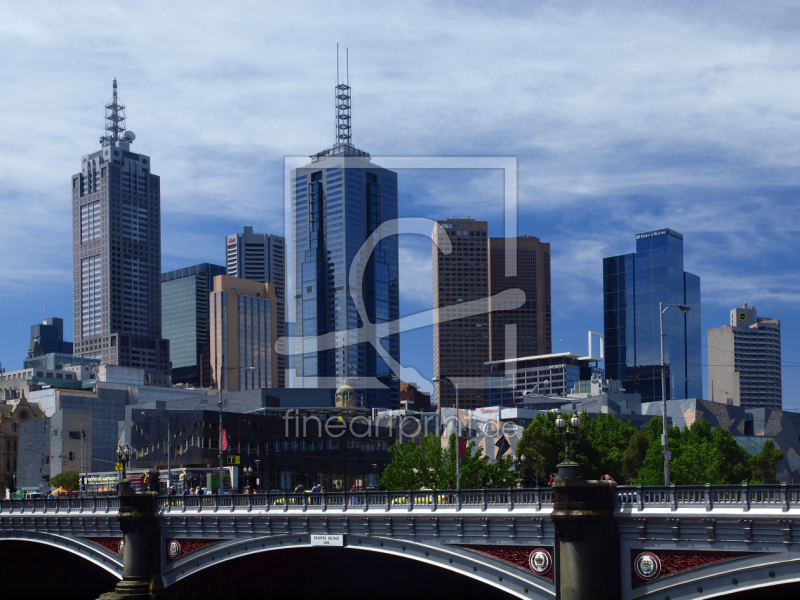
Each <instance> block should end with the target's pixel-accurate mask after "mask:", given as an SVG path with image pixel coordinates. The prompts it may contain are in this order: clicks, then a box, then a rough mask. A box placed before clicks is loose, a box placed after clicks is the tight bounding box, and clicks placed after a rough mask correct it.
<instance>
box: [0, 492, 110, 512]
mask: <svg viewBox="0 0 800 600" xmlns="http://www.w3.org/2000/svg"><path fill="white" fill-rule="evenodd" d="M116 512H119V498H117V497H116V496H102V497H97V498H95V497H88V498H39V499H36V500H0V515H19V514H25V515H33V514H40V515H44V514H53V515H55V514H79V513H103V514H105V513H116Z"/></svg>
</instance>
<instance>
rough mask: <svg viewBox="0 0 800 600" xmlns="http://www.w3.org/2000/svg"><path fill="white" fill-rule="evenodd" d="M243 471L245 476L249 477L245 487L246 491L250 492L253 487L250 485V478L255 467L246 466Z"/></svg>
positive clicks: (246, 492)
mask: <svg viewBox="0 0 800 600" xmlns="http://www.w3.org/2000/svg"><path fill="white" fill-rule="evenodd" d="M242 473H244V476H245V477H247V487H246V488H245V490H244V493H245V494H249V493H250V490H251V489H252V488H251V487H250V478H251V477H252V475H253V467H250V466H247V467H245V468H244V469H242Z"/></svg>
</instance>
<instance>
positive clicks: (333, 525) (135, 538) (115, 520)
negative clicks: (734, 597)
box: [0, 483, 800, 600]
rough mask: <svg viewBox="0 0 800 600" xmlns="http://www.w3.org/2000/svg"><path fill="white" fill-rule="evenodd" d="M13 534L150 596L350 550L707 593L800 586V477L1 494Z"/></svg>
mask: <svg viewBox="0 0 800 600" xmlns="http://www.w3.org/2000/svg"><path fill="white" fill-rule="evenodd" d="M7 540H25V541H34V542H39V543H43V544H49V545H52V546H55V547H58V548H61V549H63V550H66V551H68V552H72V553H74V554H76V555H79V556H81V557H83V558H84V559H86V560H88V561H90V562H92V563H94V564H96V565H97V566H99V567H101V568H103V569H105V570H107V571H109V572H111V573H113V574H114V575H116V576H117V577H118V578H120V579H123V576H124V579H123V581H121V582H120V584H118V590H119V586H120V585H123V584H126V582H127V583H128V584H130V585H131V586H133V587H131V588H130V589H129V590H128V591H135V590H134V588H135V586H136V585H138V586H139V588H137V589H139V591H140V592H141V591H143V590H144V589H145V587H146V588H147V590H148V593H149V591H158V590H160V589H161V588H162V587H164V588H169V586H171V585H173V584H175V583H177V582H179V581H181V580H183V579H186V578H189V577H191V576H192V575H195V574H197V573H199V572H201V571H203V570H204V569H207V568H209V567H211V566H213V565H217V564H221V563H226V562H229V561H235V560H237V559H240V558H242V557H245V556H250V555H253V554H256V553H267V554H266V555H265V560H269V554H268V553H273V552H280V551H282V550H286V549H289V548H303V547H312V546H341V547H343V548H347V549H348V551H349V550H353V551H361V552H379V553H383V554H385V555H390V556H397V557H405V558H409V559H413V560H418V561H422V562H425V563H427V564H429V565H434V566H437V567H440V568H442V569H445V570H448V571H451V572H454V573H458V574H460V575H462V576H464V577H468V578H472V579H474V580H478V581H481V582H483V583H485V584H488V585H491V586H493V587H495V588H499V589H501V590H503V591H504V592H507V593H508V594H510V595H511V596H516V597H519V598H572V597H575V596H576V595H577V594H581V595H584V596H585V597H587V598H591V597H596V596H592V595H586V593H585V592H586V590H585V589H584V588H585V587H586V586H587V585H588V586H589V587H591V588H592V589H591V592H592V593H594V594H598V593H604V594H606V595H609V597H621V598H624V599H626V600H627V599H631V600H633V599H639V598H659V599H663V598H666V597H668V598H670V599H671V600H676V599H679V598H706V597H712V596H716V595H720V594H726V593H730V592H735V591H741V590H746V589H752V588H756V587H766V586H772V585H777V584H782V583H788V582H795V581H798V580H800V569H798V561H800V547H798V545H797V544H798V543H800V486H790V485H780V486H779V485H775V486H747V485H742V486H710V485H707V486H689V487H684V486H679V487H675V486H671V487H659V488H653V487H649V488H641V487H627V486H622V487H616V486H610V485H607V484H591V483H590V484H586V485H566V486H557V487H555V488H552V489H551V488H544V489H511V490H462V491H461V492H460V493H459V492H455V491H436V492H432V491H416V492H394V491H392V492H387V491H379V492H356V493H326V494H269V495H222V496H190V497H176V496H172V497H165V496H161V497H156V496H155V495H153V494H127V495H123V496H121V497H119V498H117V497H112V498H97V499H93V498H87V499H77V498H76V499H59V500H18V501H5V502H0V541H7ZM123 540H124V542H123ZM123 556H124V558H123ZM134 584H135V585H134Z"/></svg>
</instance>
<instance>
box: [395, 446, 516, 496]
mask: <svg viewBox="0 0 800 600" xmlns="http://www.w3.org/2000/svg"><path fill="white" fill-rule="evenodd" d="M474 447H475V443H474V442H469V444H468V445H467V448H466V452H465V453H464V454H465V455H464V456H462V458H461V487H462V488H484V487H486V488H492V487H494V488H502V487H505V488H507V487H511V486H512V485H514V482H515V481H516V478H517V474H516V473H515V472H514V471H513V470H512V465H513V462H512V460H511V458H510V457H505V458H501V459H499V460H497V461H495V462H493V463H492V462H489V461H488V460H487V459H486V457H485V456H483V449H482V448H478V449H477V452H475V453H474V454H473V450H474ZM457 449H458V444H457V442H456V434H455V433H454V434H452V435H451V436H450V439H449V444H448V447H447V448H444V447H442V441H441V438H440V437H439V436H437V435H435V434H433V433H429V434H426V435H424V436H422V437H420V438H419V440H418V443H417V444H414V443H406V444H395V445H393V446H392V447H391V448H389V454H391V455H392V462H391V463H390V464H389V465H387V467H386V468H385V469H384V471H383V474H382V475H381V486H382V487H384V488H386V489H390V490H418V489H421V488H423V487H426V488H436V489H439V490H444V489H447V487H448V486H450V487H452V488H453V489H455V488H456V452H457Z"/></svg>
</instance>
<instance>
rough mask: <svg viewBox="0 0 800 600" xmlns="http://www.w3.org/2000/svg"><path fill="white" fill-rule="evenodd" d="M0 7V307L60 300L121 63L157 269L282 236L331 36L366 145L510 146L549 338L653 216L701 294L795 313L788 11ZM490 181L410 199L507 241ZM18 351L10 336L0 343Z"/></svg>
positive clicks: (450, 185) (406, 187)
mask: <svg viewBox="0 0 800 600" xmlns="http://www.w3.org/2000/svg"><path fill="white" fill-rule="evenodd" d="M3 11H4V13H3V19H2V21H0V51H1V52H2V53H3V56H4V57H6V58H5V60H4V61H3V62H2V63H0V80H1V81H3V91H4V93H3V94H0V114H3V127H2V129H0V180H2V181H3V186H2V189H0V216H1V217H2V221H0V223H2V231H3V235H2V236H0V256H3V257H4V261H3V263H2V266H0V274H1V275H2V276H3V278H4V281H6V282H8V283H7V286H6V289H5V290H4V291H3V292H0V294H2V298H3V302H4V303H7V302H17V303H20V304H21V305H22V303H26V302H28V303H30V300H31V298H34V297H38V295H39V294H41V293H43V291H44V290H45V289H49V293H51V294H52V293H55V290H58V293H59V294H62V295H66V296H69V295H70V294H71V265H70V258H71V257H70V247H71V240H70V231H71V222H70V220H71V203H70V202H71V199H70V197H69V188H68V185H69V179H70V175H71V174H73V173H74V172H75V171H77V169H78V165H79V161H80V157H81V156H82V155H83V154H86V153H89V152H92V151H94V150H95V149H97V148H98V146H97V138H98V137H99V135H100V134H101V133H102V126H103V104H104V103H105V102H106V101H107V100H108V98H109V97H110V94H111V89H110V84H111V79H112V78H113V77H117V78H118V80H119V85H120V96H121V98H122V99H123V100H124V101H125V102H126V103H127V105H128V125H129V127H130V128H131V129H133V130H134V131H136V133H137V135H138V139H137V141H136V143H135V148H134V149H135V150H138V151H140V152H143V153H145V154H148V155H150V156H151V157H152V159H153V164H154V169H155V170H156V172H157V173H159V174H160V175H161V177H162V190H163V198H162V203H163V213H164V222H165V223H168V224H169V229H166V228H165V229H164V231H163V234H164V235H163V251H164V254H165V257H166V259H167V260H165V265H164V266H165V267H167V266H168V267H169V268H177V267H178V266H181V265H179V264H173V263H177V262H178V261H180V260H185V261H186V264H187V265H188V264H193V263H197V262H201V261H202V260H208V261H212V262H220V261H222V260H223V257H222V251H221V248H222V246H221V241H220V240H221V238H222V236H223V235H225V234H227V233H231V232H233V231H239V230H240V229H241V226H242V225H244V224H251V225H253V226H254V227H256V228H257V229H261V230H270V231H276V230H279V229H280V228H282V222H283V216H282V211H283V177H282V160H283V157H284V156H287V155H289V156H296V155H308V154H312V153H314V152H316V151H319V150H321V149H323V148H324V147H326V146H328V145H330V144H331V143H332V141H333V103H332V100H333V97H332V96H333V94H332V92H333V83H334V79H335V74H334V56H333V52H334V47H335V43H336V42H337V41H339V42H341V43H342V49H344V46H349V47H350V49H351V54H352V56H351V61H350V62H351V82H352V83H353V86H354V90H353V127H354V129H353V133H354V141H355V143H356V145H357V146H359V147H360V148H362V149H364V150H367V151H369V152H371V153H373V154H375V155H379V154H384V155H414V156H419V155H423V156H427V155H430V156H435V155H458V156H462V155H480V156H483V155H495V156H509V155H511V156H518V157H519V165H520V173H519V197H520V230H521V232H522V231H524V232H525V233H529V234H531V235H536V236H537V237H540V238H541V239H542V240H543V241H548V242H551V244H552V247H553V295H554V302H555V300H556V298H559V301H560V302H561V303H562V304H563V306H564V307H565V308H564V309H563V312H562V313H558V312H556V313H555V314H556V316H559V315H560V316H559V318H560V319H561V321H560V322H555V323H554V328H558V329H559V331H564V330H567V329H569V327H570V325H569V322H570V320H569V315H570V313H569V311H571V310H581V311H583V312H584V313H586V312H587V310H597V311H598V314H599V311H600V310H601V309H600V308H599V307H600V306H601V304H600V303H601V302H602V300H601V297H600V294H601V290H602V281H601V275H600V270H601V260H602V258H603V256H608V255H612V254H618V253H625V252H631V251H633V249H634V239H633V235H634V234H635V233H636V232H637V231H643V230H649V229H654V228H658V227H664V226H669V227H672V228H674V229H677V230H679V231H682V232H683V233H684V234H685V235H686V248H687V252H686V268H687V269H688V270H690V271H693V272H695V273H697V274H698V275H700V276H701V277H702V278H703V292H704V302H706V301H708V302H714V303H720V304H725V299H726V297H727V296H728V295H731V296H733V295H736V294H738V293H740V292H741V293H744V292H745V291H747V293H749V294H754V295H758V290H759V289H761V290H762V294H767V295H768V297H769V298H770V302H775V306H776V307H778V308H780V307H784V309H785V310H787V311H788V310H791V309H792V307H793V306H796V304H795V303H796V290H794V287H793V284H791V282H790V283H788V284H787V283H786V280H787V279H790V278H792V277H793V278H794V279H793V280H794V281H796V275H794V274H792V273H791V266H792V265H796V264H798V263H800V251H798V250H797V249H796V245H795V240H796V232H797V231H798V230H800V219H799V218H798V217H800V214H798V209H797V202H796V197H797V194H798V190H800V171H799V170H798V169H797V165H798V163H800V142H799V141H798V140H800V119H798V118H797V108H796V107H797V106H798V104H799V103H798V100H799V99H800V98H799V97H800V79H799V78H798V77H797V66H796V62H797V61H796V57H797V56H798V54H800V36H798V29H799V28H798V20H797V18H796V16H795V7H794V6H793V5H792V4H791V3H770V4H763V3H762V4H759V5H755V4H752V3H748V2H729V3H707V4H700V5H698V4H696V3H692V4H690V3H683V2H677V3H669V4H649V5H641V4H640V3H620V4H615V5H593V6H588V5H587V6H575V5H564V4H562V3H552V2H545V3H537V4H531V5H520V4H518V3H502V2H501V3H495V4H493V5H492V6H491V7H488V6H483V5H478V4H474V5H463V4H453V3H445V4H440V3H433V2H407V3H403V4H397V3H395V4H385V5H384V4H375V3H356V4H341V3H333V4H331V3H329V2H325V3H323V2H311V3H305V4H303V5H302V6H300V5H287V4H283V5H280V4H268V3H262V2H254V1H253V2H240V3H235V4H232V5H231V4H226V5H224V6H223V5H221V4H219V3H212V2H194V3H191V4H189V3H185V2H184V3H181V2H179V3H163V2H162V3H155V2H140V3H138V4H137V5H135V6H133V5H131V6H127V5H113V6H112V5H109V6H107V7H104V9H103V10H102V11H96V10H87V9H86V6H85V3H79V2H76V1H61V2H37V3H35V4H32V3H28V4H25V3H17V4H15V5H8V4H7V5H6V6H4V8H3ZM309 15H318V16H319V18H312V19H309V18H308V16H309ZM342 56H344V53H342ZM500 181H501V180H500V178H499V176H497V175H496V174H493V173H485V172H476V173H465V174H464V177H463V178H461V179H458V178H456V179H453V174H446V175H442V174H425V175H424V176H421V175H419V174H414V173H411V172H409V173H401V175H400V189H401V203H402V205H401V208H400V212H401V214H415V215H419V216H429V217H433V218H442V217H447V216H454V217H459V218H463V217H465V216H467V215H469V216H472V217H473V218H476V219H485V220H489V221H490V227H495V228H496V230H495V231H493V233H492V234H493V235H498V234H500V230H499V224H500V219H501V215H502V200H501V196H500V195H499V194H498V190H499V189H501V186H500V185H499V182H500ZM276 224H280V225H276ZM215 256H216V258H215ZM731 261H736V266H735V267H733V266H731V264H730V263H731ZM167 262H169V263H170V264H169V265H167ZM401 263H402V267H401V269H402V270H401V282H402V283H401V285H403V286H404V289H403V302H404V311H405V310H406V308H405V304H406V303H408V306H409V307H413V306H416V305H420V306H423V305H426V303H429V302H430V283H429V282H430V267H429V265H430V256H429V252H428V251H427V250H422V249H421V247H419V246H416V245H414V244H411V245H407V244H405V243H402V242H401ZM769 272H774V275H770V276H769V277H773V279H770V278H769V277H768V276H767V275H766V273H769ZM423 277H425V281H426V282H427V283H424V284H423V283H421V281H422V279H421V278H423ZM734 280H735V281H736V283H731V282H733V281H734ZM407 282H413V284H414V285H413V286H409V288H408V289H406V288H405V285H406V283H407ZM733 300H734V299H733V298H731V301H733ZM735 300H736V303H737V304H738V302H739V299H738V297H737V298H736V299H735ZM751 301H752V300H751ZM30 304H31V305H33V304H34V303H30ZM35 304H36V305H38V303H35ZM427 305H428V306H429V304H427ZM554 310H561V309H557V308H554ZM37 311H38V309H37ZM63 316H64V317H65V318H66V319H68V318H69V315H63ZM774 316H780V315H777V314H775V315H774ZM37 318H38V313H37ZM32 322H33V321H32ZM559 335H561V334H560V333H559ZM26 344H27V340H18V339H13V340H11V339H3V340H1V341H0V358H2V357H3V356H6V355H8V356H16V355H17V354H19V347H20V346H21V345H26ZM792 351H794V352H795V353H796V352H797V349H794V350H792Z"/></svg>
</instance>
